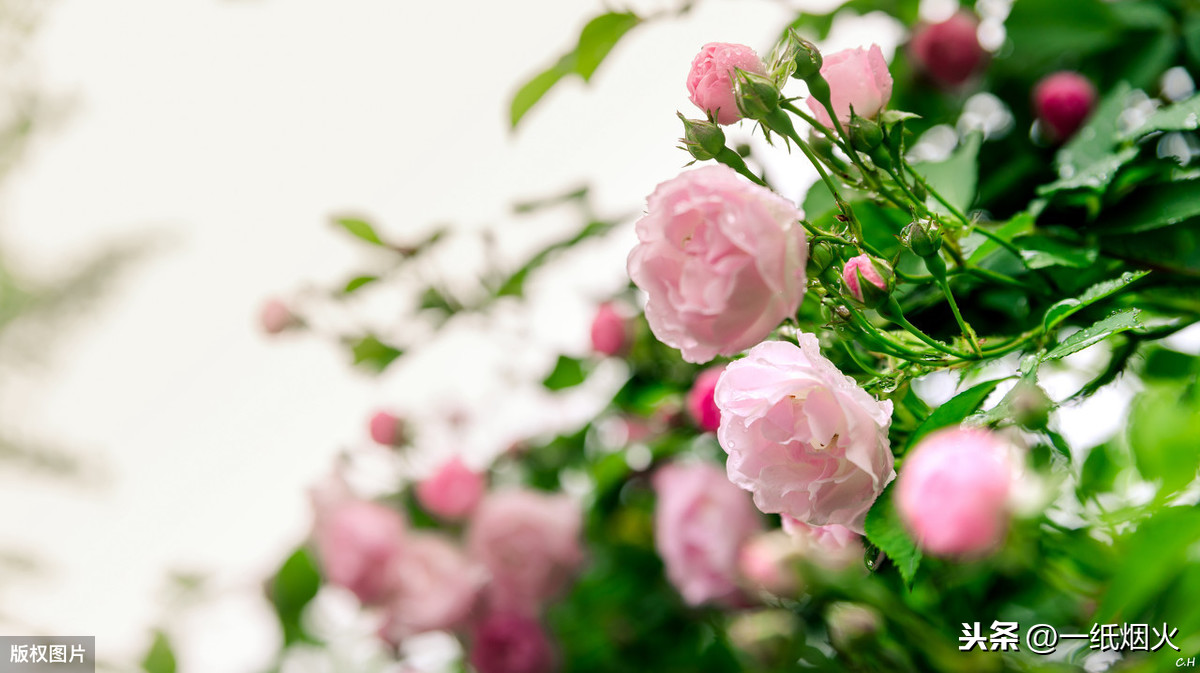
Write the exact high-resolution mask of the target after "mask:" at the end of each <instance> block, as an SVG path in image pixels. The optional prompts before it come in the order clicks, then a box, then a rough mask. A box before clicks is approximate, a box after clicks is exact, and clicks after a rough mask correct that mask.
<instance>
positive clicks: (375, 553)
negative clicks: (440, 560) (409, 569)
mask: <svg viewBox="0 0 1200 673" xmlns="http://www.w3.org/2000/svg"><path fill="white" fill-rule="evenodd" d="M314 504H315V505H316V521H315V523H314V525H313V542H314V544H315V546H316V551H317V558H318V560H319V561H320V564H321V569H322V571H323V572H324V574H325V577H326V578H327V579H328V580H329V582H330V583H332V584H336V585H338V586H341V587H345V588H347V589H349V590H350V591H352V592H354V595H355V596H358V599H359V600H360V601H362V602H363V604H365V605H374V604H378V603H380V602H381V601H383V600H384V599H385V598H386V597H387V594H388V591H389V589H390V581H391V575H390V572H391V565H392V564H393V563H394V562H395V561H396V559H397V558H399V556H400V554H401V553H402V549H403V547H404V538H405V535H406V532H405V524H404V519H403V518H401V516H400V514H399V513H398V512H396V511H395V510H392V509H389V508H387V507H384V506H383V505H380V504H377V503H373V502H367V501H363V500H346V501H336V502H334V503H332V504H327V503H321V502H320V501H315V503H314Z"/></svg>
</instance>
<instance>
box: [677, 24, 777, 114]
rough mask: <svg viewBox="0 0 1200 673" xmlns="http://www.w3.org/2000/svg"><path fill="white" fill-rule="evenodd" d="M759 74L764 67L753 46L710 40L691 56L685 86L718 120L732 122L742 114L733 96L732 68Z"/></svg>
mask: <svg viewBox="0 0 1200 673" xmlns="http://www.w3.org/2000/svg"><path fill="white" fill-rule="evenodd" d="M735 69H738V70H745V71H746V72H753V73H757V74H759V75H762V74H764V73H765V72H766V67H765V66H764V65H763V62H762V60H761V59H760V58H759V57H758V54H756V53H754V50H753V49H751V48H750V47H747V46H746V45H744V44H729V43H726V42H710V43H708V44H706V45H704V46H703V47H702V48H701V49H700V53H699V54H696V58H695V59H693V60H692V69H691V71H690V72H689V73H688V79H687V89H688V95H689V96H690V97H691V100H692V103H694V104H695V105H696V107H698V108H700V109H701V110H704V111H705V112H706V113H708V114H711V115H713V116H714V117H715V118H716V121H717V123H718V124H725V125H728V124H732V123H734V122H736V121H737V120H739V119H741V118H742V114H741V113H740V112H739V111H738V106H737V101H736V100H735V99H734V92H733V75H734V70H735Z"/></svg>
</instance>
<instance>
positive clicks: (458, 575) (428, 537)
mask: <svg viewBox="0 0 1200 673" xmlns="http://www.w3.org/2000/svg"><path fill="white" fill-rule="evenodd" d="M486 579H487V577H486V574H485V572H484V570H483V568H482V567H480V566H478V565H475V564H474V562H472V561H470V560H469V559H468V558H467V556H466V554H464V553H463V552H462V551H461V550H460V549H459V548H458V546H457V545H455V544H454V543H452V542H451V541H450V540H448V539H446V538H444V537H442V536H440V535H436V534H431V533H411V534H409V536H408V537H407V539H405V541H404V548H403V550H402V551H401V553H400V555H399V556H398V557H397V559H396V560H395V562H394V563H392V564H391V567H390V574H389V580H390V584H389V587H390V596H391V597H390V599H389V600H388V602H387V605H386V608H387V612H386V615H387V617H386V620H385V623H384V626H383V628H382V630H381V632H382V635H383V636H384V639H385V640H387V641H388V642H390V643H399V642H400V641H401V640H402V639H404V638H406V637H408V636H411V635H415V634H418V633H424V632H426V631H438V630H446V629H456V628H458V627H460V626H462V625H463V624H464V622H465V621H466V620H467V619H468V618H469V617H470V616H471V612H472V608H474V607H475V601H476V597H477V596H478V595H479V590H480V588H481V587H482V586H483V583H484V581H485V580H486Z"/></svg>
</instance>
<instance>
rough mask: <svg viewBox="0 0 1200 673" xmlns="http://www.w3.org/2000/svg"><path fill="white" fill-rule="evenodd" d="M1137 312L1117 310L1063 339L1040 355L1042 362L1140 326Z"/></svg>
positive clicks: (1130, 309)
mask: <svg viewBox="0 0 1200 673" xmlns="http://www.w3.org/2000/svg"><path fill="white" fill-rule="evenodd" d="M1139 314H1140V311H1139V310H1138V309H1136V308H1126V309H1122V310H1120V311H1117V312H1116V313H1113V314H1112V315H1110V316H1108V317H1107V318H1105V319H1104V320H1101V321H1100V322H1098V323H1096V324H1094V325H1092V326H1090V327H1086V328H1084V329H1081V330H1079V331H1078V332H1075V333H1074V334H1072V335H1071V336H1069V337H1067V338H1066V339H1063V341H1062V342H1061V343H1059V344H1058V345H1057V346H1055V347H1054V348H1052V349H1050V351H1049V352H1048V353H1046V354H1045V355H1043V356H1042V358H1041V359H1042V362H1047V361H1049V360H1058V359H1060V358H1065V357H1067V356H1068V355H1071V354H1072V353H1078V352H1079V351H1081V350H1083V349H1085V348H1088V347H1089V346H1094V345H1096V344H1098V343H1100V342H1101V341H1104V340H1105V339H1107V338H1108V337H1110V336H1112V335H1114V334H1118V333H1120V332H1124V331H1126V330H1131V329H1134V328H1136V327H1141V325H1142V322H1141V320H1140V319H1139V317H1138V316H1139Z"/></svg>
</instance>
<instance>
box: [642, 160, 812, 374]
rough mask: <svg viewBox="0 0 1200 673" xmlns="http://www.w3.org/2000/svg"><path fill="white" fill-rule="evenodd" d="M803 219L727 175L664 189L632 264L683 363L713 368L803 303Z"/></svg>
mask: <svg viewBox="0 0 1200 673" xmlns="http://www.w3.org/2000/svg"><path fill="white" fill-rule="evenodd" d="M799 219H800V213H799V212H798V211H797V210H796V207H795V206H794V205H792V203H791V202H790V201H788V200H786V199H784V198H783V197H781V196H779V195H777V194H775V193H774V192H772V191H771V190H769V189H766V188H765V187H759V186H758V185H754V184H751V183H749V182H747V181H746V180H745V179H744V178H742V177H740V176H739V175H738V174H737V173H736V172H734V170H733V169H731V168H729V167H727V166H724V165H720V164H717V165H712V166H705V167H703V168H699V169H696V170H692V171H687V172H685V173H682V174H681V175H679V176H678V177H676V178H674V179H673V180H668V181H667V182H664V183H662V184H660V185H659V186H658V188H657V189H655V190H654V193H653V194H651V195H650V198H649V199H648V201H647V209H646V214H645V215H644V216H643V217H642V218H641V219H640V220H638V222H637V236H638V244H637V246H635V247H634V249H633V251H632V252H630V253H629V261H628V269H629V276H630V278H632V279H633V282H634V283H636V284H637V286H638V287H640V288H641V289H642V290H644V291H645V292H646V294H647V295H648V298H647V301H646V319H647V321H648V322H649V323H650V329H651V330H652V331H653V332H654V335H655V336H656V337H658V339H659V340H660V341H662V342H663V343H665V344H667V345H669V346H673V347H675V348H678V349H680V350H681V351H682V353H683V359H684V360H687V361H688V362H708V361H709V360H711V359H713V358H714V357H715V356H717V355H718V354H720V355H733V354H735V353H738V352H740V351H742V350H745V349H747V348H749V347H751V346H753V345H754V344H756V343H758V342H759V341H761V340H762V339H763V338H764V337H766V336H767V335H768V334H770V333H771V331H772V330H774V329H775V328H776V327H777V326H778V325H779V323H780V322H782V321H783V319H784V318H786V317H788V316H790V315H792V314H794V313H795V312H796V309H797V308H798V307H799V306H800V300H801V299H802V298H803V297H804V290H805V274H804V264H805V260H806V258H807V257H808V241H807V239H806V238H805V235H804V229H803V228H802V227H800V225H799V224H798V221H799Z"/></svg>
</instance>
